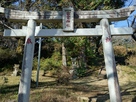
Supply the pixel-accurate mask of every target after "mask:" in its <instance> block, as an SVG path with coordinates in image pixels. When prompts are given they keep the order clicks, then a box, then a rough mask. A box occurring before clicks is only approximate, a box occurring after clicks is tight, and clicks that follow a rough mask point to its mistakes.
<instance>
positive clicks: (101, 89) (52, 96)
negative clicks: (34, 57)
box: [0, 65, 136, 102]
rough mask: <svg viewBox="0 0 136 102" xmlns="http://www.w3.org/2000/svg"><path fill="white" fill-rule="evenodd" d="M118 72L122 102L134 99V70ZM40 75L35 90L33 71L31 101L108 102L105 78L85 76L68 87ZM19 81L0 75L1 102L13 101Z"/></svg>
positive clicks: (118, 67)
mask: <svg viewBox="0 0 136 102" xmlns="http://www.w3.org/2000/svg"><path fill="white" fill-rule="evenodd" d="M117 69H118V74H119V82H120V85H121V94H122V99H123V102H129V101H128V100H131V101H132V100H133V99H134V97H136V88H135V86H136V73H135V72H136V71H135V70H134V69H133V68H130V67H126V66H121V65H118V66H117ZM42 73H43V72H42V71H40V77H39V87H36V83H35V79H36V71H33V72H32V80H33V82H32V83H31V91H30V102H79V100H78V99H79V97H80V98H81V97H88V98H90V99H95V98H97V101H98V102H109V94H108V93H109V92H108V86H107V80H106V79H98V78H97V77H94V76H87V77H85V78H80V79H76V80H72V81H70V83H69V84H68V85H61V84H58V83H57V82H56V78H53V77H49V76H42ZM95 73H96V72H95ZM95 76H96V75H95ZM4 78H5V79H6V80H5V79H4ZM19 79H20V77H19V76H17V77H15V76H0V102H7V101H15V102H16V100H17V96H18V87H19ZM131 101H130V102H131Z"/></svg>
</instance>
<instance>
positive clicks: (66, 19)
mask: <svg viewBox="0 0 136 102" xmlns="http://www.w3.org/2000/svg"><path fill="white" fill-rule="evenodd" d="M135 8H136V7H135V6H130V7H128V8H121V9H114V10H94V11H75V12H74V10H73V8H64V9H63V11H46V12H28V11H18V10H9V9H5V8H2V7H0V13H1V14H2V15H3V16H4V17H5V18H6V19H8V20H9V21H12V22H27V21H28V24H27V27H25V26H24V27H22V29H13V30H9V29H6V30H5V31H4V36H8V37H26V40H25V48H24V56H23V64H22V74H21V79H20V85H19V93H18V102H29V95H30V81H31V72H32V63H33V53H34V42H35V37H48V36H51V37H57V36H67V37H69V36H102V44H103V52H104V59H105V67H106V73H107V78H108V87H109V94H110V102H121V101H122V99H121V95H120V87H119V82H118V76H117V70H116V64H115V57H114V52H113V47H112V41H111V35H114V36H118V35H120V36H123V35H132V34H133V29H132V28H131V27H123V28H115V27H114V26H113V25H111V26H110V25H109V22H111V21H120V20H125V19H127V18H128V17H129V15H130V14H131V12H133V11H134V10H135ZM36 22H38V23H41V22H42V23H48V22H59V23H61V22H63V29H41V28H40V26H36ZM74 22H75V23H76V22H100V25H97V26H96V27H95V28H84V29H74V26H73V24H74Z"/></svg>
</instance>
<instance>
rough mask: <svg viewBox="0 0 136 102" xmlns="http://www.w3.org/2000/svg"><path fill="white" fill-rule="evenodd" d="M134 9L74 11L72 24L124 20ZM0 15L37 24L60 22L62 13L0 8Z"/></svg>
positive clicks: (132, 7)
mask: <svg viewBox="0 0 136 102" xmlns="http://www.w3.org/2000/svg"><path fill="white" fill-rule="evenodd" d="M135 9H136V7H135V6H130V7H127V8H121V9H113V10H93V11H75V12H74V22H99V21H100V19H102V18H108V19H109V20H110V21H119V20H125V19H126V18H127V17H128V16H130V14H131V12H133V11H134V10H135ZM0 13H3V14H5V17H6V18H7V19H9V20H11V21H17V22H18V21H20V22H24V21H26V22H27V20H28V19H34V20H36V21H37V22H42V23H44V22H45V23H46V22H62V15H63V12H62V11H45V12H28V11H19V10H10V9H5V8H2V7H0Z"/></svg>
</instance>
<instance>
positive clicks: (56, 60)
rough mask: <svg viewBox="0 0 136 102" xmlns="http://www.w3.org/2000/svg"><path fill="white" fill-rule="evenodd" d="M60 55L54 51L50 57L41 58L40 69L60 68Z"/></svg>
mask: <svg viewBox="0 0 136 102" xmlns="http://www.w3.org/2000/svg"><path fill="white" fill-rule="evenodd" d="M61 65H62V62H61V55H60V53H59V52H54V53H53V55H52V57H51V58H46V59H45V58H42V59H41V69H43V70H45V71H47V70H59V69H60V68H61Z"/></svg>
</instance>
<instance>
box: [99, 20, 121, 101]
mask: <svg viewBox="0 0 136 102" xmlns="http://www.w3.org/2000/svg"><path fill="white" fill-rule="evenodd" d="M100 25H101V28H102V30H103V35H102V44H103V52H104V60H105V67H106V73H107V78H108V87H109V95H110V102H122V99H121V94H120V87H119V81H118V75H117V70H116V63H115V56H114V51H113V47H112V41H111V32H110V26H109V22H108V19H102V20H101V22H100Z"/></svg>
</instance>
